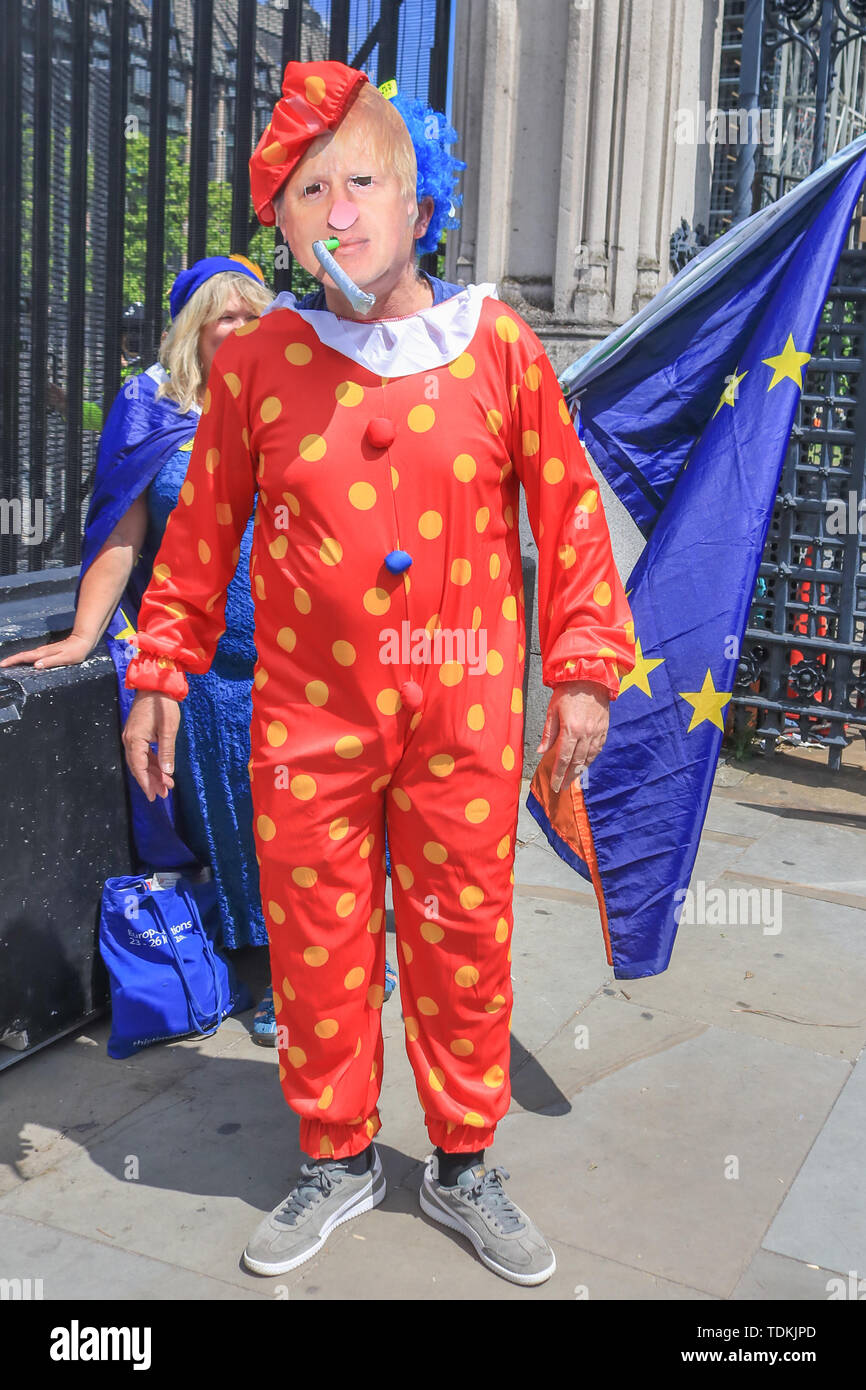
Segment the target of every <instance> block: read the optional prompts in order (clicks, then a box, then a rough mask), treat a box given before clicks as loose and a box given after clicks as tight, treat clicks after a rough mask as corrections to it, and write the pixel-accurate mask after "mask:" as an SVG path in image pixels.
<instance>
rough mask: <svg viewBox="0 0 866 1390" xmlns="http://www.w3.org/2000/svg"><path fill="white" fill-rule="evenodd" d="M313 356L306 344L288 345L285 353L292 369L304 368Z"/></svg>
mask: <svg viewBox="0 0 866 1390" xmlns="http://www.w3.org/2000/svg"><path fill="white" fill-rule="evenodd" d="M312 356H313V349H312V348H311V347H308V346H307V344H306V343H289V345H288V347H287V348H286V351H285V358H286V361H287V362H291V364H292V366H293V367H305V366H306V365H307V363H308V362H309V361H311V359H312Z"/></svg>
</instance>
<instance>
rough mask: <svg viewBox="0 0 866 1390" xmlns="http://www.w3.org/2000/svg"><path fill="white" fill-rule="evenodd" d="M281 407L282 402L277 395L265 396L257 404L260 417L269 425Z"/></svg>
mask: <svg viewBox="0 0 866 1390" xmlns="http://www.w3.org/2000/svg"><path fill="white" fill-rule="evenodd" d="M282 408H283V403H282V401H281V400H280V398H279V396H265V399H264V400H263V401H262V403H261V405H260V406H259V415H260V416H261V417H262V420H263V421H264V423H265V424H266V425H269V424H270V423H271V421H272V420H276V418H277V416H278V415H279V414H280V411H281V410H282Z"/></svg>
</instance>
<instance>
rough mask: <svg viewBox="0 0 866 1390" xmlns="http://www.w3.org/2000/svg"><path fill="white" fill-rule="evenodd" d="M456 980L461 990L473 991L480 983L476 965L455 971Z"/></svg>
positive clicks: (462, 967)
mask: <svg viewBox="0 0 866 1390" xmlns="http://www.w3.org/2000/svg"><path fill="white" fill-rule="evenodd" d="M454 979H455V981H456V983H457V984H458V985H460V987H461V989H471V988H472V986H473V985H477V983H478V971H477V969H476V968H475V966H474V965H461V966H459V967H458V968H457V969H456V970H455V971H454Z"/></svg>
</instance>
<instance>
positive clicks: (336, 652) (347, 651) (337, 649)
mask: <svg viewBox="0 0 866 1390" xmlns="http://www.w3.org/2000/svg"><path fill="white" fill-rule="evenodd" d="M331 651H332V653H333V656H334V660H335V661H337V662H339V664H340V665H341V666H351V665H352V664H353V662H354V661H355V657H356V655H357V653H356V651H355V648H354V647H353V646H352V643H351V642H345V641H342V640H340V641H339V642H334V643H332V645H331Z"/></svg>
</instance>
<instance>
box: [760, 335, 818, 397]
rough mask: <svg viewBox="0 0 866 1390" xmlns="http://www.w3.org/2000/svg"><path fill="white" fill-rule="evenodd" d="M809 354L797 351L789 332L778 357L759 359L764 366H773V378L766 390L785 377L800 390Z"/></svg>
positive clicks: (769, 389) (770, 389)
mask: <svg viewBox="0 0 866 1390" xmlns="http://www.w3.org/2000/svg"><path fill="white" fill-rule="evenodd" d="M811 356H812V354H811V352H798V351H797V349H796V348H795V347H794V339H793V338H792V337H791V335H790V333H789V334H788V341H787V343H786V344H785V347H784V350H783V351H782V352H780V353H779V355H778V357H762V358H761V361H762V362H764V363H765V364H766V366H768V367H772V368H773V380H772V381H771V382H770V384H769V386H768V387H767V390H768V391H772V389H773V387H774V386H776V385H777V384H778V383H779V382H780V381H784V380H785V379H786V378H787V379H788V380H790V381H793V383H794V385H795V386H796V388H797V390H798V391H802V389H803V368H804V367H805V365H806V363H807V362H808V361H809V358H810V357H811Z"/></svg>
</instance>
